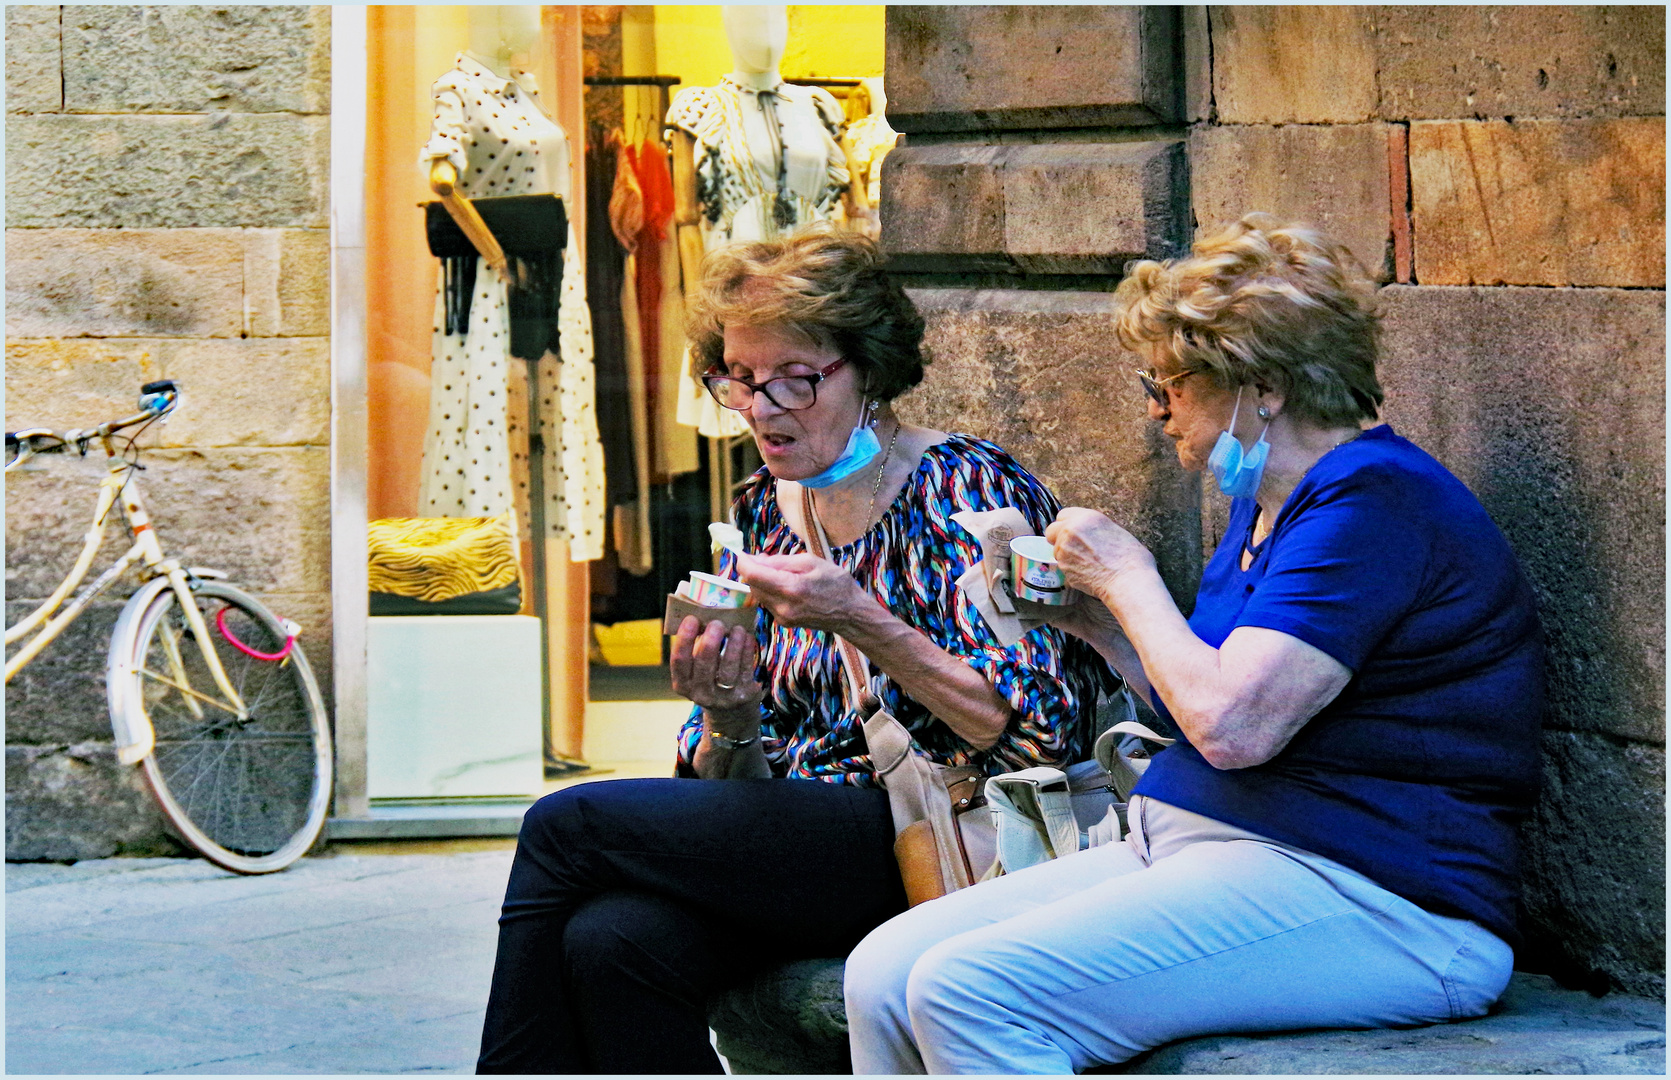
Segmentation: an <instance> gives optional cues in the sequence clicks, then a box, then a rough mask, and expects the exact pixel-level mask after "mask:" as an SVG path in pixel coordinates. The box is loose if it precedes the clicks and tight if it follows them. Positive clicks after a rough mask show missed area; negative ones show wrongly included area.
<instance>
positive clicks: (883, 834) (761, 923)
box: [476, 779, 905, 1074]
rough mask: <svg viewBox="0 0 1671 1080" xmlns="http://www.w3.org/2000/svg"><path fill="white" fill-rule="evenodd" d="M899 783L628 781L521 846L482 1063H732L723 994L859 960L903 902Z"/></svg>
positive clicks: (534, 827) (528, 831)
mask: <svg viewBox="0 0 1671 1080" xmlns="http://www.w3.org/2000/svg"><path fill="white" fill-rule="evenodd" d="M893 839H894V829H893V821H892V818H891V816H890V815H889V813H888V800H887V795H886V793H885V792H883V791H881V790H880V789H875V788H856V787H850V786H847V785H842V784H827V783H824V782H822V781H817V780H674V779H668V780H613V781H606V782H602V783H593V784H582V785H580V786H578V787H573V788H568V789H565V790H563V791H559V792H556V793H555V794H552V795H548V796H546V797H545V798H544V799H541V800H540V801H539V802H538V803H536V804H535V805H534V807H533V808H532V809H530V810H529V811H528V814H527V816H526V817H525V818H524V820H523V823H522V833H521V836H520V837H519V838H518V839H517V845H516V858H515V861H514V862H513V863H512V864H511V876H510V883H509V885H508V886H507V887H506V889H505V906H504V910H503V913H502V914H501V916H500V918H499V953H498V958H497V960H496V961H495V963H494V968H493V988H492V991H491V993H490V996H489V998H488V1005H487V1021H486V1024H485V1025H484V1027H483V1030H482V1050H481V1057H480V1059H479V1060H478V1061H477V1063H476V1069H477V1071H478V1072H481V1073H547V1074H549V1073H718V1072H720V1071H721V1069H720V1063H719V1058H718V1057H717V1055H715V1053H714V1051H713V1048H712V1046H710V1045H709V1042H708V1022H707V1002H708V999H709V998H711V997H712V996H713V995H714V994H715V993H717V992H718V991H720V990H723V989H725V988H726V987H727V986H729V985H731V984H733V983H736V982H739V981H741V980H743V979H745V978H747V977H748V976H749V975H751V974H753V973H755V972H758V971H760V970H762V969H764V968H766V967H769V966H772V965H775V964H779V963H783V962H784V961H787V960H795V959H803V958H808V957H820V956H845V955H847V953H848V952H850V951H851V950H852V948H853V946H854V945H856V944H858V942H859V940H860V939H861V938H863V937H864V935H865V934H867V933H869V932H870V931H871V930H872V929H874V928H875V927H877V926H879V925H881V923H883V922H884V921H886V920H887V919H888V918H890V917H892V916H893V915H895V914H897V913H899V912H901V911H903V910H905V891H904V888H903V887H902V886H901V885H900V881H899V868H898V865H897V864H896V863H895V862H894V856H893Z"/></svg>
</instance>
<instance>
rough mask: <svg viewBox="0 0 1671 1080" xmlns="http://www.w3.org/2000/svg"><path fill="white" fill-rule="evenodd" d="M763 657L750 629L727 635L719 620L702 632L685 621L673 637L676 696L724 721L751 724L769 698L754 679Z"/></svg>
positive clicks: (693, 619)
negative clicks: (764, 699) (746, 719)
mask: <svg viewBox="0 0 1671 1080" xmlns="http://www.w3.org/2000/svg"><path fill="white" fill-rule="evenodd" d="M722 645H723V646H724V648H723V651H722V649H721V646H722ZM759 655H760V646H759V643H758V642H757V641H756V640H755V636H754V631H753V630H752V629H744V628H742V627H738V628H736V629H734V630H732V631H730V633H727V632H726V629H725V624H724V623H722V622H720V621H719V620H718V619H715V620H713V621H712V622H710V623H709V624H708V625H707V626H706V627H704V626H703V625H702V623H701V621H700V620H699V619H697V617H696V616H695V615H686V616H685V618H684V621H683V622H681V623H680V624H679V631H678V633H676V634H674V635H673V649H672V658H671V660H670V662H669V667H670V668H671V669H672V676H673V692H674V693H676V694H678V695H679V696H680V697H684V698H689V699H690V700H691V701H693V702H695V703H696V704H698V705H700V706H702V707H703V708H704V709H708V710H710V711H712V712H715V713H718V714H719V715H721V716H738V717H745V716H746V717H749V718H752V717H754V716H755V715H756V714H757V707H758V705H759V703H760V699H761V698H762V697H764V696H765V693H766V691H765V688H764V687H762V686H761V685H760V683H759V681H758V680H757V679H755V677H754V665H755V661H756V659H757V658H758V657H759Z"/></svg>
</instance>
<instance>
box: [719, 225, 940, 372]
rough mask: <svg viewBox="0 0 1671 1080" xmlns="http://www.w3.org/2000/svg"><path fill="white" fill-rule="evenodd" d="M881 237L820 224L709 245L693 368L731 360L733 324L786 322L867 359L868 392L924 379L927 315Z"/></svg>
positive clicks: (858, 363) (854, 360)
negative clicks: (901, 281) (886, 265)
mask: <svg viewBox="0 0 1671 1080" xmlns="http://www.w3.org/2000/svg"><path fill="white" fill-rule="evenodd" d="M883 261H884V259H883V255H882V252H881V250H880V249H879V248H878V247H877V246H876V244H875V242H873V241H872V240H870V239H868V238H867V237H864V236H861V235H859V234H858V233H852V232H845V231H840V230H837V229H834V228H831V227H829V226H822V225H818V226H812V227H810V228H807V229H804V230H801V231H798V232H795V233H793V234H791V235H789V236H785V237H781V238H779V239H775V240H761V241H757V242H754V243H739V244H727V245H725V246H723V247H718V248H715V249H714V250H713V251H710V252H709V253H708V254H707V256H706V257H705V258H703V260H702V270H701V272H700V276H699V280H698V282H697V286H696V289H695V292H694V294H693V295H692V296H691V298H690V307H689V315H688V317H687V320H686V335H687V337H689V339H690V346H691V367H692V371H693V374H695V375H697V376H698V377H701V376H702V375H704V374H707V373H708V372H712V371H720V370H723V369H724V366H725V328H726V327H727V326H745V325H754V326H759V325H766V324H776V325H787V326H792V327H794V328H795V329H796V330H799V331H800V332H801V333H803V334H805V335H806V336H807V337H809V338H810V339H812V340H813V341H816V342H818V343H819V344H820V345H825V346H828V347H830V348H833V349H834V350H835V351H836V352H837V353H838V354H840V355H841V356H843V357H845V358H846V359H847V360H848V362H850V363H851V364H853V365H854V366H855V367H856V368H858V369H859V375H860V379H861V385H862V386H863V387H864V392H865V394H866V395H867V396H869V397H871V398H874V399H876V400H878V401H891V400H893V399H894V398H896V397H898V396H899V395H901V394H903V393H905V391H907V390H909V389H911V388H912V387H913V386H916V385H917V384H918V383H920V382H922V379H923V366H924V365H925V364H927V363H928V358H927V357H926V356H925V355H924V354H923V348H922V341H923V318H922V316H921V315H920V314H918V313H917V309H916V306H915V305H914V304H912V303H911V300H910V298H909V297H907V296H906V295H905V293H904V291H903V290H902V289H900V287H899V285H898V283H896V282H895V281H894V280H893V279H892V278H891V277H889V276H888V274H887V273H886V272H885V271H884V270H883V269H882V264H883Z"/></svg>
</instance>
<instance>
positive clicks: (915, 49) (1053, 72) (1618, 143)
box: [882, 6, 1666, 996]
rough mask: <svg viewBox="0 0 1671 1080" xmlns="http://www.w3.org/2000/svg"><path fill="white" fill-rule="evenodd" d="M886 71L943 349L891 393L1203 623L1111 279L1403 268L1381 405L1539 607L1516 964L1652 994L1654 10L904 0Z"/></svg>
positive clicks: (899, 176) (1395, 285)
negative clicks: (1143, 548)
mask: <svg viewBox="0 0 1671 1080" xmlns="http://www.w3.org/2000/svg"><path fill="white" fill-rule="evenodd" d="M888 73H889V95H890V101H889V108H888V112H889V119H890V122H892V123H893V124H894V126H895V127H897V128H898V129H899V130H900V131H902V132H904V133H905V135H904V138H903V140H902V145H901V147H900V148H899V149H897V150H896V151H895V152H894V154H893V155H892V156H890V158H889V159H888V163H887V165H886V166H885V169H884V174H885V175H884V180H883V184H884V201H883V210H884V219H883V231H882V240H883V244H884V245H885V246H886V247H887V248H888V249H889V251H890V253H891V254H893V255H894V256H895V258H896V260H897V261H896V262H895V263H894V265H895V267H896V268H897V269H898V270H899V272H900V273H901V276H902V278H903V279H904V281H905V282H906V284H907V286H908V287H909V288H910V289H911V290H912V295H913V296H914V297H915V298H916V300H917V301H918V303H919V305H920V306H921V307H922V309H923V311H924V314H925V316H926V318H927V320H928V324H929V331H928V343H929V345H930V347H931V349H932V353H933V364H932V366H931V367H930V369H929V374H928V377H927V379H926V381H925V382H924V384H923V386H922V387H921V388H920V389H919V390H918V391H916V392H915V393H914V394H913V395H912V396H911V397H910V398H908V399H907V402H906V406H905V407H906V410H907V411H908V412H909V414H910V415H912V416H913V417H914V418H916V419H918V420H920V421H922V422H927V423H931V424H935V425H937V426H941V427H949V428H954V429H958V430H963V431H969V432H972V433H974V434H978V435H983V436H987V437H990V438H993V439H994V440H996V441H997V442H999V443H1000V444H1002V445H1004V446H1006V447H1007V448H1009V449H1010V450H1011V451H1012V452H1014V453H1016V455H1017V456H1018V457H1019V458H1020V459H1021V460H1022V462H1023V463H1024V464H1026V465H1028V466H1029V467H1030V468H1032V469H1034V470H1035V471H1036V472H1037V473H1038V474H1039V475H1040V476H1041V477H1042V478H1043V479H1044V480H1045V481H1046V482H1047V483H1050V484H1051V485H1052V486H1053V487H1054V488H1055V489H1056V491H1057V492H1058V494H1060V495H1061V496H1062V497H1063V499H1064V500H1066V501H1068V502H1078V503H1083V504H1086V505H1090V506H1095V507H1099V508H1101V509H1104V510H1107V511H1109V512H1110V513H1111V514H1112V515H1113V516H1114V517H1115V518H1116V519H1117V520H1120V521H1121V522H1122V523H1123V524H1125V525H1127V526H1128V527H1129V528H1131V529H1132V530H1133V531H1134V532H1135V533H1136V534H1137V535H1138V536H1139V537H1140V538H1141V539H1143V540H1144V542H1145V543H1148V544H1150V545H1151V547H1153V548H1154V550H1155V553H1156V557H1157V562H1158V563H1159V565H1160V567H1161V570H1162V573H1163V575H1164V576H1165V578H1166V580H1167V583H1168V585H1169V586H1170V587H1171V589H1172V591H1173V593H1174V595H1175V596H1177V597H1178V598H1179V600H1180V602H1182V603H1183V604H1184V605H1185V606H1186V609H1187V604H1188V600H1189V597H1190V596H1191V595H1193V590H1194V587H1195V583H1196V581H1197V580H1198V578H1199V573H1200V567H1201V564H1202V560H1203V559H1205V558H1207V557H1210V555H1211V554H1212V551H1213V549H1214V547H1215V546H1216V545H1217V543H1218V540H1219V538H1220V535H1221V533H1222V531H1223V527H1224V520H1225V516H1226V512H1227V504H1226V500H1224V499H1223V498H1222V497H1221V496H1219V495H1218V494H1217V492H1216V491H1211V490H1209V491H1204V490H1203V487H1202V485H1201V483H1200V479H1199V477H1196V476H1191V475H1187V474H1184V473H1182V472H1181V471H1180V470H1179V469H1178V466H1177V463H1176V459H1175V457H1174V456H1173V453H1172V450H1171V448H1170V446H1169V445H1167V444H1166V440H1164V439H1163V438H1161V437H1160V436H1159V435H1158V433H1157V432H1156V431H1155V430H1154V429H1153V426H1152V425H1151V424H1150V423H1149V422H1148V421H1147V420H1146V419H1145V417H1144V415H1143V398H1142V394H1141V392H1140V391H1139V389H1138V388H1137V386H1136V384H1135V382H1134V380H1133V379H1132V377H1131V375H1130V369H1131V368H1132V367H1134V366H1136V358H1134V357H1131V356H1129V355H1124V354H1122V352H1121V350H1120V349H1119V347H1118V345H1117V344H1116V342H1115V341H1114V338H1113V334H1112V331H1111V323H1110V318H1111V316H1110V312H1111V304H1110V303H1109V300H1110V298H1109V296H1108V293H1109V292H1110V291H1111V290H1112V289H1113V288H1114V286H1115V285H1117V284H1118V281H1119V276H1120V274H1121V272H1122V268H1123V265H1124V263H1125V262H1126V261H1127V260H1129V259H1130V258H1133V257H1138V256H1148V257H1165V256H1167V255H1171V254H1175V253H1179V252H1181V251H1183V250H1185V249H1186V248H1187V247H1188V244H1189V242H1190V241H1191V239H1192V238H1194V237H1198V236H1200V235H1202V234H1203V233H1204V232H1206V231H1209V230H1212V229H1214V228H1216V227H1217V226H1219V225H1221V224H1223V223H1226V222H1229V221H1233V220H1235V219H1236V218H1238V217H1240V216H1241V215H1242V214H1244V213H1247V212H1249V211H1253V210H1263V211H1267V212H1270V213H1275V214H1278V215H1282V216H1286V217H1291V218H1297V219H1301V220H1306V221H1310V222H1312V223H1314V224H1317V225H1319V226H1321V227H1323V228H1324V229H1326V230H1327V231H1328V232H1330V233H1331V234H1333V235H1334V236H1335V237H1336V238H1338V239H1339V240H1341V241H1342V242H1344V243H1345V244H1346V245H1347V246H1348V247H1349V248H1350V249H1351V250H1352V251H1353V253H1354V254H1355V255H1356V256H1357V257H1358V259H1359V260H1360V261H1361V262H1362V263H1363V264H1364V265H1365V267H1366V269H1367V270H1368V271H1369V272H1370V273H1371V274H1372V275H1373V276H1374V277H1375V278H1376V279H1377V280H1378V281H1380V282H1382V283H1384V288H1383V289H1382V291H1381V294H1380V303H1381V313H1382V321H1383V333H1384V340H1383V362H1382V375H1383V381H1384V383H1385V385H1386V388H1387V390H1388V394H1389V399H1388V404H1387V409H1386V419H1387V420H1389V421H1390V422H1391V423H1392V424H1393V425H1394V426H1395V428H1396V429H1398V430H1399V431H1401V432H1402V433H1404V434H1407V435H1409V436H1410V437H1411V438H1413V439H1415V440H1416V441H1417V442H1418V443H1419V444H1421V445H1422V446H1424V447H1426V448H1427V449H1429V450H1430V451H1432V452H1433V453H1434V454H1435V455H1437V456H1438V457H1439V458H1440V460H1442V461H1443V462H1445V464H1446V465H1447V466H1449V467H1450V468H1451V469H1452V470H1454V471H1455V472H1456V473H1457V474H1458V475H1459V476H1460V477H1462V479H1463V480H1464V481H1466V482H1467V483H1468V484H1469V486H1470V487H1471V488H1472V489H1473V490H1474V491H1475V493H1476V494H1478V495H1479V496H1480V498H1481V500H1482V501H1483V502H1484V504H1485V506H1486V508H1487V509H1488V510H1489V511H1490V512H1491V513H1492V515H1493V517H1494V518H1495V519H1496V521H1497V522H1498V524H1499V525H1500V526H1501V527H1502V529H1503V531H1504V533H1505V534H1506V535H1507V536H1508V538H1509V540H1510V542H1511V543H1512V544H1513V546H1514V548H1515V550H1516V552H1517V553H1518V555H1519V558H1520V559H1521V561H1522V563H1523V564H1524V566H1525V568H1526V570H1527V573H1528V575H1529V576H1530V577H1531V579H1532V581H1533V584H1534V586H1535V587H1536V589H1537V591H1538V594H1539V597H1540V600H1541V605H1542V608H1541V610H1542V614H1543V618H1544V623H1545V629H1546V634H1547V637H1548V642H1549V687H1550V694H1549V711H1548V714H1547V716H1546V722H1545V736H1544V747H1545V761H1546V765H1545V793H1544V796H1543V799H1542V801H1541V803H1540V804H1539V807H1538V810H1537V812H1536V814H1535V816H1534V819H1533V820H1532V821H1531V822H1530V823H1529V824H1528V826H1527V827H1526V829H1525V832H1524V838H1525V851H1526V904H1525V917H1524V919H1523V928H1524V929H1525V931H1526V933H1527V942H1526V945H1525V947H1524V948H1523V949H1522V951H1521V953H1520V957H1519V962H1520V965H1521V966H1522V967H1523V968H1526V969H1528V970H1535V971H1544V972H1549V973H1552V974H1555V975H1557V976H1558V977H1560V978H1562V979H1564V980H1566V981H1568V982H1569V983H1576V984H1583V985H1586V986H1589V987H1591V988H1595V989H1599V988H1602V987H1606V986H1614V987H1619V988H1623V989H1628V990H1630V991H1632V992H1636V993H1646V994H1652V995H1658V996H1663V994H1664V985H1665V984H1664V975H1665V922H1664V918H1663V916H1664V910H1665V892H1664V887H1665V847H1666V845H1665V803H1664V794H1665V754H1664V747H1665V618H1664V597H1665V565H1664V555H1665V461H1664V447H1665V407H1664V402H1665V293H1664V287H1665V212H1664V207H1665V117H1664V101H1665V14H1664V11H1663V9H1659V8H1648V7H1559V8H1547V7H1544V8H1540V7H1470V8H1443V7H1441V8H1435V7H1391V6H1383V7H1355V8H1354V7H1260V6H1251V7H1249V6H1243V7H1185V8H1177V9H1155V8H1138V7H1027V8H1021V7H1013V8H1007V7H987V8H980V7H974V8H891V9H890V10H889V12H888ZM1035 162H1040V163H1042V162H1048V163H1049V164H1048V165H1047V166H1042V167H1041V166H1040V165H1037V164H1033V163H1035ZM1160 162H1164V163H1165V165H1164V167H1162V166H1161V165H1159V164H1157V163H1160ZM1041 168H1042V174H1043V175H1047V176H1049V177H1050V179H1049V180H1048V181H1040V180H1035V179H1034V176H1035V175H1039V174H1040V171H1041ZM1046 184H1048V185H1049V187H1048V188H1047V187H1046ZM1207 487H1208V488H1209V489H1210V488H1211V485H1210V484H1209V485H1207Z"/></svg>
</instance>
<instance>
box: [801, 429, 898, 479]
mask: <svg viewBox="0 0 1671 1080" xmlns="http://www.w3.org/2000/svg"><path fill="white" fill-rule="evenodd" d="M869 416H870V410H868V409H867V410H865V416H864V418H862V419H860V421H859V426H858V427H856V428H854V429H853V434H851V435H849V436H847V448H846V449H845V450H843V451H842V452H841V456H840V457H838V458H836V459H835V460H834V461H832V462H831V463H830V467H829V468H827V469H825V470H824V471H823V472H821V473H819V474H818V475H817V476H809V477H807V478H806V479H805V480H802V481H801V482H800V483H801V486H802V487H809V488H813V489H815V490H816V489H817V488H827V487H829V486H830V485H831V484H837V483H840V482H841V481H843V480H845V479H847V478H848V477H849V476H852V475H853V474H854V473H856V472H858V471H859V470H860V469H862V468H864V467H865V466H866V465H869V464H870V463H871V462H872V461H875V460H876V455H877V454H880V453H881V452H882V444H881V443H879V442H877V441H876V432H875V431H874V430H872V427H871V424H870V423H869V422H867V421H868V420H869Z"/></svg>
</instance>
